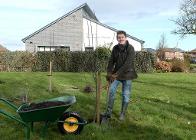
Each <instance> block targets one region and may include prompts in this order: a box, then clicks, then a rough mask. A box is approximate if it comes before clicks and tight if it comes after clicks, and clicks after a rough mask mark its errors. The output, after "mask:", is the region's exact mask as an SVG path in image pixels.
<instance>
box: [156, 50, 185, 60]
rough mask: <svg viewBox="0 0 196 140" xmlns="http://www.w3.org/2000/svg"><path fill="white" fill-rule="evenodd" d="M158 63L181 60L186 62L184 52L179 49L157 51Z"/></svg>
mask: <svg viewBox="0 0 196 140" xmlns="http://www.w3.org/2000/svg"><path fill="white" fill-rule="evenodd" d="M156 55H157V61H160V60H172V59H180V60H184V51H183V50H181V49H179V48H162V49H159V50H157V51H156Z"/></svg>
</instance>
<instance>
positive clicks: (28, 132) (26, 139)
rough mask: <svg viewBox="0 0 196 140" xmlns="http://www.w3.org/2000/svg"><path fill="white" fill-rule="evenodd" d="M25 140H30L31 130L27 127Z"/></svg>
mask: <svg viewBox="0 0 196 140" xmlns="http://www.w3.org/2000/svg"><path fill="white" fill-rule="evenodd" d="M25 140H30V128H29V127H28V126H26V127H25Z"/></svg>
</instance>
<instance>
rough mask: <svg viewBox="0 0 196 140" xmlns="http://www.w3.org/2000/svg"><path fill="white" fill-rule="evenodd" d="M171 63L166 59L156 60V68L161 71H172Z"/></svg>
mask: <svg viewBox="0 0 196 140" xmlns="http://www.w3.org/2000/svg"><path fill="white" fill-rule="evenodd" d="M171 67H172V65H171V63H170V62H166V61H159V62H156V64H155V68H156V70H157V71H158V72H159V71H160V72H170V71H171Z"/></svg>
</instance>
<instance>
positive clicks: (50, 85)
mask: <svg viewBox="0 0 196 140" xmlns="http://www.w3.org/2000/svg"><path fill="white" fill-rule="evenodd" d="M48 77H49V87H48V90H49V92H52V61H51V60H50V69H49V75H48Z"/></svg>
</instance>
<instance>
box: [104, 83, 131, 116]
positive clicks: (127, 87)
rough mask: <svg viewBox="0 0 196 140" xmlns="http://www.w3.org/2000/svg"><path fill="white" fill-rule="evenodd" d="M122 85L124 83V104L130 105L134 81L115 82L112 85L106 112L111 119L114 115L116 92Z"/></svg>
mask: <svg viewBox="0 0 196 140" xmlns="http://www.w3.org/2000/svg"><path fill="white" fill-rule="evenodd" d="M120 83H122V104H126V103H127V104H128V102H129V99H130V95H131V85H132V80H114V81H113V82H112V84H111V85H110V90H109V99H108V106H107V110H106V115H107V116H109V117H110V116H111V114H112V109H113V105H114V99H115V95H116V90H117V88H118V85H119V84H120Z"/></svg>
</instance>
